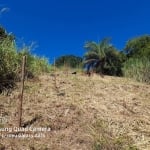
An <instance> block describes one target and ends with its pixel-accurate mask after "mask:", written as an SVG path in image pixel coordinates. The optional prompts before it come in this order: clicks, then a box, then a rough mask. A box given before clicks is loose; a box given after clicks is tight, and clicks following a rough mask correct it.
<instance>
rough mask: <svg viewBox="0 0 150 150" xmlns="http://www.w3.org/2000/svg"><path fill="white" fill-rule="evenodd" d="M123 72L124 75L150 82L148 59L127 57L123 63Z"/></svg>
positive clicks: (149, 60)
mask: <svg viewBox="0 0 150 150" xmlns="http://www.w3.org/2000/svg"><path fill="white" fill-rule="evenodd" d="M123 73H124V76H126V77H129V78H133V79H135V80H137V81H140V82H146V83H150V59H148V58H147V57H143V58H141V59H139V58H129V59H128V60H127V61H126V62H125V64H124V67H123Z"/></svg>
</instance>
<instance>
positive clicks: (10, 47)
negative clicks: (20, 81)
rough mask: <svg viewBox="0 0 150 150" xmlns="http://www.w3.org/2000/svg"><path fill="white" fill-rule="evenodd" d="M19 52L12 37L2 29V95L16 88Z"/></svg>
mask: <svg viewBox="0 0 150 150" xmlns="http://www.w3.org/2000/svg"><path fill="white" fill-rule="evenodd" d="M16 58H17V52H16V47H15V43H14V41H13V40H12V36H11V35H7V33H6V31H5V30H4V29H3V28H2V27H0V93H1V92H2V89H5V88H11V87H13V86H14V79H15V76H16V67H17V59H16Z"/></svg>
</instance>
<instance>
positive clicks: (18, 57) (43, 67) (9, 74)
mask: <svg viewBox="0 0 150 150" xmlns="http://www.w3.org/2000/svg"><path fill="white" fill-rule="evenodd" d="M24 55H26V56H27V65H26V71H27V74H28V73H30V74H32V77H33V76H34V75H39V74H40V73H42V72H49V71H50V69H51V68H50V65H49V63H48V60H47V59H46V58H44V57H43V58H41V57H38V56H35V55H33V54H31V53H30V48H29V47H24V48H23V49H22V50H21V51H19V52H18V51H17V47H16V44H15V41H14V36H13V35H12V34H8V33H7V32H6V31H5V29H4V28H2V27H0V93H1V92H2V91H3V90H4V89H9V88H12V87H13V86H14V85H15V81H16V79H17V78H18V77H19V73H20V72H21V65H22V56H24Z"/></svg>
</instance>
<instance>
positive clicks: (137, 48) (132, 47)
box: [124, 35, 150, 58]
mask: <svg viewBox="0 0 150 150" xmlns="http://www.w3.org/2000/svg"><path fill="white" fill-rule="evenodd" d="M124 52H125V53H126V54H127V56H128V57H135V58H141V57H149V58H150V36H149V35H143V36H140V37H137V38H133V39H131V40H129V41H128V42H127V44H126V46H125V48H124Z"/></svg>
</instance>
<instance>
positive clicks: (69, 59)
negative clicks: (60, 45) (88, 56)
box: [55, 55, 82, 68]
mask: <svg viewBox="0 0 150 150" xmlns="http://www.w3.org/2000/svg"><path fill="white" fill-rule="evenodd" d="M81 63H82V58H81V57H78V56H74V55H65V56H61V57H58V58H57V59H56V61H55V64H56V66H57V67H63V66H68V67H70V68H78V67H80V66H81Z"/></svg>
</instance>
